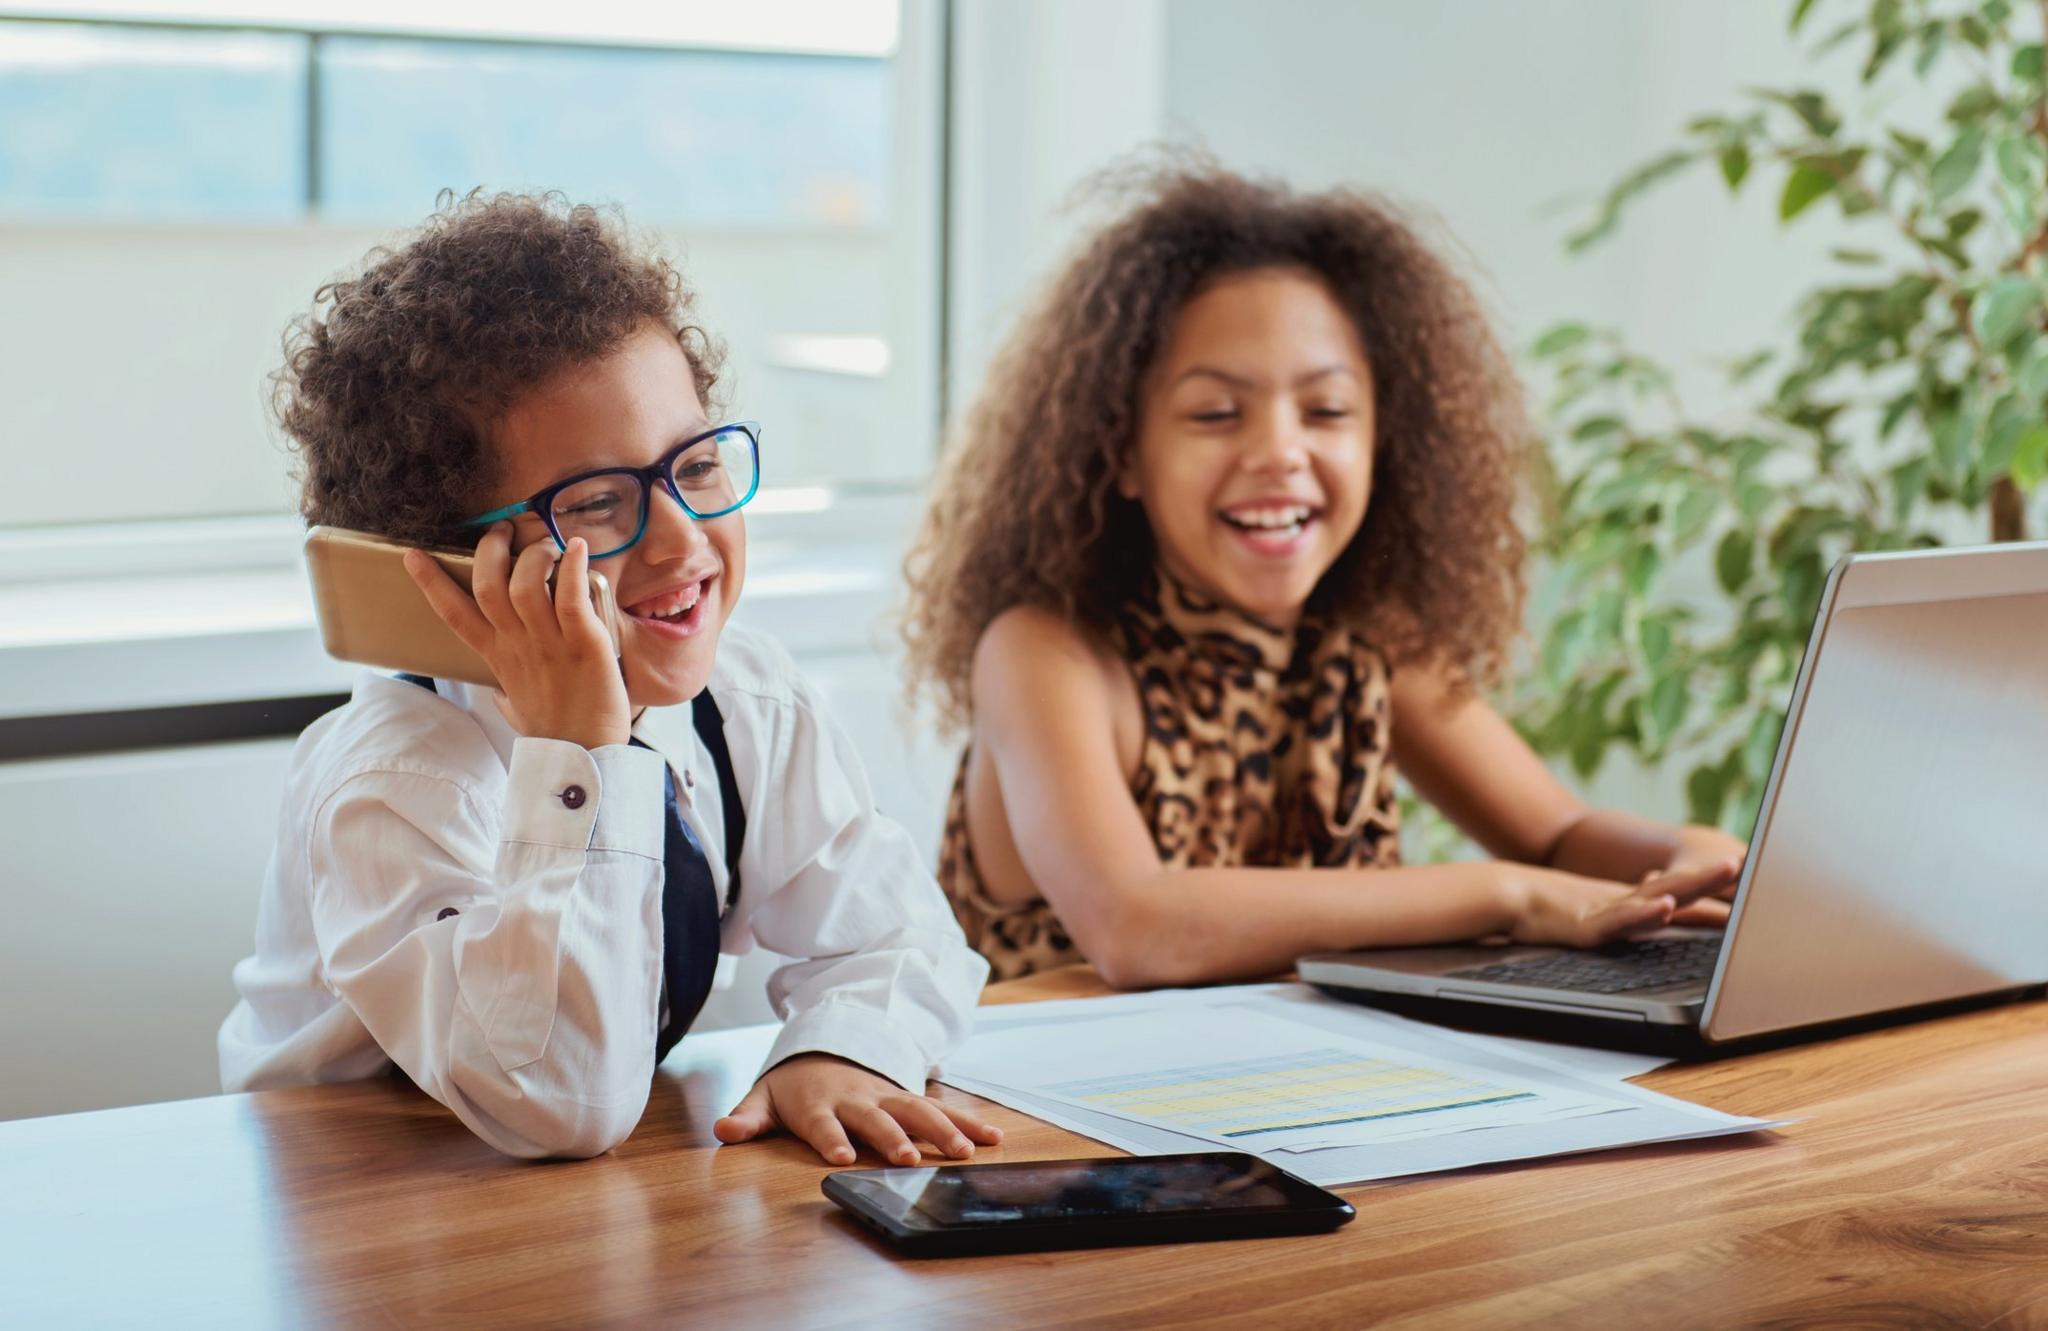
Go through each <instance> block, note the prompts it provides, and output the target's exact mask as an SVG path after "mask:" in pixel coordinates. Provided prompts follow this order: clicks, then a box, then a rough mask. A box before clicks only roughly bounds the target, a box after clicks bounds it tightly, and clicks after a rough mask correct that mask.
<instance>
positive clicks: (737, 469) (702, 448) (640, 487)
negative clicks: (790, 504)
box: [462, 421, 761, 559]
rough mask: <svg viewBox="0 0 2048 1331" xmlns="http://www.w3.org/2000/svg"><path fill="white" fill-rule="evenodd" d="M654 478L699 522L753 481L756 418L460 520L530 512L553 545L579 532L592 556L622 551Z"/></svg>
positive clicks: (726, 506) (729, 507)
mask: <svg viewBox="0 0 2048 1331" xmlns="http://www.w3.org/2000/svg"><path fill="white" fill-rule="evenodd" d="M656 481H659V482H660V483H661V486H662V488H663V489H665V490H667V491H668V492H669V495H670V497H671V498H673V499H674V500H675V501H676V502H677V503H678V504H680V505H682V508H683V512H685V513H687V514H689V515H690V516H691V517H693V518H695V519H697V520H698V521H699V522H702V521H704V520H705V519H707V518H717V517H723V516H725V515H726V514H727V513H731V512H733V511H734V510H735V509H738V508H740V507H741V506H742V505H744V504H745V503H746V502H747V501H748V500H749V499H752V498H753V497H754V492H755V491H756V490H758V489H760V488H761V426H760V424H759V423H758V422H756V421H736V422H734V423H733V424H731V425H721V426H719V427H718V428H717V429H715V430H706V431H705V432H704V433H703V434H700V435H693V436H692V437H690V438H688V439H685V440H683V442H682V443H680V444H677V445H676V446H675V447H674V448H671V449H670V450H669V451H668V452H666V453H664V454H662V457H661V460H660V461H659V462H657V463H655V464H654V465H653V466H651V467H606V468H603V469H602V470H599V471H586V472H584V473H582V474H581V475H577V476H571V477H570V478H569V479H568V480H565V481H557V482H555V483H554V484H553V485H550V486H549V487H548V488H547V489H545V490H542V491H541V492H540V493H538V494H536V495H534V496H533V497H532V498H531V499H528V500H525V501H523V502H521V503H517V504H510V505H507V506H506V507H504V508H498V509H493V510H491V511H490V512H489V513H479V514H478V515H477V516H475V517H473V518H471V519H469V520H468V521H467V522H465V523H463V524H462V525H463V526H465V527H488V526H490V525H491V524H492V523H493V522H501V521H503V520H504V519H506V518H510V517H515V516H517V515H518V514H521V513H538V514H540V520H541V521H542V522H543V523H545V524H547V529H548V535H550V536H552V537H554V538H555V545H556V547H557V548H558V549H563V550H566V549H568V548H569V542H570V541H571V540H572V539H574V538H576V537H578V536H580V537H582V538H583V543H584V544H585V545H587V546H588V547H589V548H590V557H591V558H592V559H603V558H605V557H606V556H609V555H616V554H623V553H625V552H626V551H627V550H630V549H632V548H633V546H634V545H636V544H638V543H639V540H640V538H641V537H642V536H645V535H646V534H647V509H648V503H649V500H650V499H651V498H652V496H653V493H654V492H653V488H652V487H653V483H654V482H656Z"/></svg>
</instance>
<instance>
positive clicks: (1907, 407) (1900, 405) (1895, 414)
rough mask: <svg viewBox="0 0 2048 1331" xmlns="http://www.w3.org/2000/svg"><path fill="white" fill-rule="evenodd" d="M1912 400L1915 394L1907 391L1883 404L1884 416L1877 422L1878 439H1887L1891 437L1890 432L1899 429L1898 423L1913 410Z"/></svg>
mask: <svg viewBox="0 0 2048 1331" xmlns="http://www.w3.org/2000/svg"><path fill="white" fill-rule="evenodd" d="M1914 400H1915V394H1914V393H1913V392H1912V390H1910V389H1909V390H1907V391H1906V392H1903V393H1901V394H1899V395H1898V396H1897V397H1895V398H1893V399H1892V400H1891V401H1889V402H1887V403H1885V406H1884V415H1883V416H1882V417H1880V418H1879V419H1878V422H1877V437H1878V438H1880V439H1889V438H1891V437H1892V431H1893V430H1896V429H1898V428H1899V422H1900V421H1902V420H1904V419H1905V416H1906V413H1907V412H1909V411H1911V410H1912V409H1913V403H1914Z"/></svg>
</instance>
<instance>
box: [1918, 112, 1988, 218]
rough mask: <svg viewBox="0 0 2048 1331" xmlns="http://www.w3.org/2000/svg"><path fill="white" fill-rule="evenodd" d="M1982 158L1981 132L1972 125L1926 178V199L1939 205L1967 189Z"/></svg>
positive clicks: (1938, 160) (1942, 156) (1950, 146)
mask: <svg viewBox="0 0 2048 1331" xmlns="http://www.w3.org/2000/svg"><path fill="white" fill-rule="evenodd" d="M1983 157H1984V131H1983V130H1982V129H1981V128H1979V127H1977V126H1974V125H1973V126H1971V127H1970V128H1968V129H1966V130H1964V131H1963V132H1962V133H1961V134H1959V135H1957V136H1956V141H1955V142H1954V143H1952V144H1950V145H1949V147H1948V151H1947V152H1945V153H1943V154H1942V155H1941V156H1940V158H1938V159H1937V160H1936V161H1935V163H1934V168H1933V170H1932V171H1930V172H1929V173H1928V177H1927V193H1928V197H1929V198H1930V199H1931V200H1932V201H1933V202H1935V203H1942V202H1945V201H1946V200H1948V199H1951V198H1953V197H1955V196H1956V195H1957V194H1960V193H1962V192H1963V190H1965V189H1967V188H1969V184H1970V182H1971V181H1972V180H1973V179H1975V178H1976V175H1977V164H1978V162H1980V161H1981V160H1982V159H1983Z"/></svg>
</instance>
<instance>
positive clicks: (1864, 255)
mask: <svg viewBox="0 0 2048 1331" xmlns="http://www.w3.org/2000/svg"><path fill="white" fill-rule="evenodd" d="M1828 253H1829V254H1830V255H1832V256H1833V257H1834V260H1835V262H1836V263H1853V264H1873V263H1883V262H1884V256H1883V255H1881V254H1879V253H1878V252H1877V251H1876V250H1847V249H1833V250H1829V251H1828Z"/></svg>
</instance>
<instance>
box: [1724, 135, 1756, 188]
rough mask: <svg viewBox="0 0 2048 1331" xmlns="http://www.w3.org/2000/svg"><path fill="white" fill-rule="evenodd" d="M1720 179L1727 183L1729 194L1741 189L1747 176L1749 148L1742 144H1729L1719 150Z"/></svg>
mask: <svg viewBox="0 0 2048 1331" xmlns="http://www.w3.org/2000/svg"><path fill="white" fill-rule="evenodd" d="M1719 161H1720V163H1721V179H1723V180H1725V181H1727V182H1728V192H1729V193H1730V194H1733V193H1735V191H1737V190H1739V189H1741V188H1742V182H1743V180H1744V178H1746V177H1747V176H1748V175H1749V148H1748V147H1747V146H1745V145H1744V144H1740V143H1731V144H1729V145H1728V146H1727V147H1725V148H1723V149H1722V150H1721V156H1720V158H1719Z"/></svg>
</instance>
